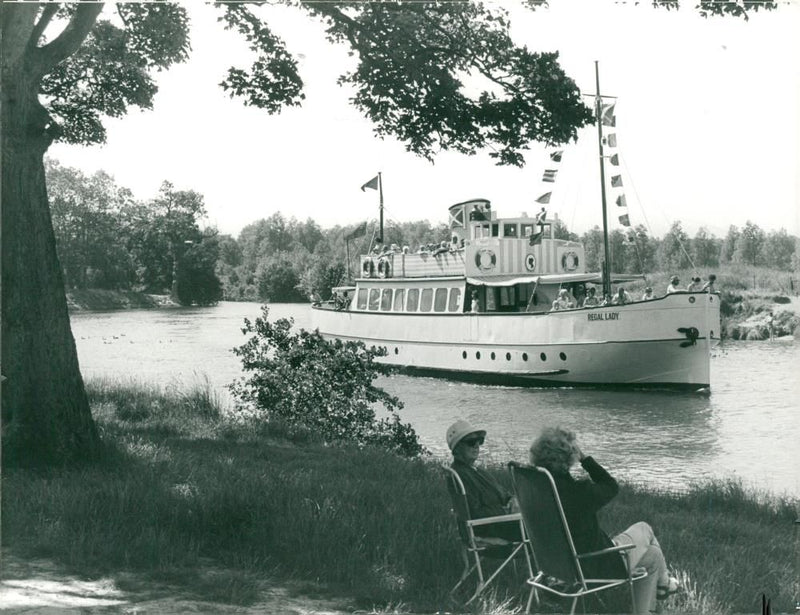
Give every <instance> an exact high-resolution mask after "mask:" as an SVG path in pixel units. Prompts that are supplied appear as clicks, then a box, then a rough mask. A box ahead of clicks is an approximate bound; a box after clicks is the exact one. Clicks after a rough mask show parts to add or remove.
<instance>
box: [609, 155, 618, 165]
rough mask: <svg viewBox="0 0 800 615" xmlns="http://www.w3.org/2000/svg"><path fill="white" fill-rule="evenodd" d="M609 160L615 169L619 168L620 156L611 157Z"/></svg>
mask: <svg viewBox="0 0 800 615" xmlns="http://www.w3.org/2000/svg"><path fill="white" fill-rule="evenodd" d="M609 160H610V161H611V164H613V165H614V166H615V167H618V166H619V154H614V155H613V156H611V158H609Z"/></svg>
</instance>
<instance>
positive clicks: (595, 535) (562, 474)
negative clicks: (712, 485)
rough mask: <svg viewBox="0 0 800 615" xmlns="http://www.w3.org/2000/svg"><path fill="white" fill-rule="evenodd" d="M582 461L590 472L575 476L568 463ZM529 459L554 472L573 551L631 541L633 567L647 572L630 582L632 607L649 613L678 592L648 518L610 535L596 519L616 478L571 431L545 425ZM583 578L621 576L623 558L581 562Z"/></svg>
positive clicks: (609, 497)
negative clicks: (580, 445)
mask: <svg viewBox="0 0 800 615" xmlns="http://www.w3.org/2000/svg"><path fill="white" fill-rule="evenodd" d="M578 461H580V464H581V466H583V469H584V470H586V472H588V474H589V478H588V479H585V478H584V479H575V478H573V476H572V475H571V474H570V468H571V467H572V466H573V465H575V463H576V462H578ZM530 462H531V464H533V465H536V466H540V467H544V468H546V469H547V470H548V471H549V472H550V473H551V474H552V476H553V480H554V481H555V484H556V489H557V490H558V495H559V498H560V499H561V506H562V507H563V509H564V516H565V517H566V518H567V523H568V524H569V527H570V530H571V532H572V540H573V542H574V543H575V550H576V551H577V552H578V553H579V554H580V553H589V552H591V551H600V550H602V549H606V548H608V547H613V546H615V545H617V546H619V545H624V544H632V545H633V549H630V550H629V551H628V553H629V558H630V561H629V563H628V565H629V566H630V568H631V569H634V568H637V567H642V568H644V569H646V570H647V576H646V577H645V578H643V579H641V580H639V581H636V582H635V583H634V584H633V601H634V612H635V613H636V614H637V615H639V614H641V615H649V613H650V612H652V611H656V610H660V609H658V606H657V605H658V603H657V602H656V601H657V600H663V599H666V598H668V597H669V596H670V595H672V594H675V593H677V592H678V591H680V585H679V583H678V580H677V579H675V578H674V577H671V576H670V575H669V573H668V571H667V562H666V560H665V559H664V553H663V552H662V551H661V545H659V543H658V540H657V539H656V537H655V534H654V533H653V529H652V528H651V527H650V525H649V524H648V523H645V522H644V521H640V522H638V523H634V524H633V525H631V526H630V527H629V528H628V529H626V530H625V531H623V532H621V533H619V534H617V535H616V536H614V537H613V538H610V537H609V536H608V535H607V534H606V533H605V532H604V531H603V530H602V529H600V524H599V522H598V520H597V513H598V511H599V510H600V509H601V508H603V507H604V506H605V505H606V504H608V503H609V502H610V501H611V500H613V499H614V497H615V496H616V495H617V493H618V492H619V486H618V485H617V481H616V480H614V478H613V477H612V476H611V475H610V474H609V473H608V472H607V471H606V470H605V469H604V468H603V467H602V466H601V465H600V464H599V463H597V462H596V461H595V460H594V459H593V458H592V457H590V456H588V455H584V454H583V451H581V449H580V447H579V446H578V443H577V441H576V438H575V434H574V433H573V432H571V431H568V430H566V429H562V428H560V427H555V428H553V427H548V428H545V429H544V430H542V434H541V435H540V436H539V437H538V438H537V439H536V440H535V441H534V443H533V444H532V445H531V448H530ZM581 567H582V568H583V573H584V575H585V576H586V577H587V578H595V579H597V578H600V579H603V578H606V579H607V578H610V577H611V575H614V576H616V577H617V578H619V576H620V575H621V576H623V577H624V576H625V574H626V569H625V560H624V559H623V558H622V557H621V556H620V555H618V554H616V553H612V554H608V555H604V556H602V557H593V558H586V559H584V560H582V561H581Z"/></svg>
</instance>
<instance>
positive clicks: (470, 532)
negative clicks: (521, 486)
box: [443, 466, 533, 606]
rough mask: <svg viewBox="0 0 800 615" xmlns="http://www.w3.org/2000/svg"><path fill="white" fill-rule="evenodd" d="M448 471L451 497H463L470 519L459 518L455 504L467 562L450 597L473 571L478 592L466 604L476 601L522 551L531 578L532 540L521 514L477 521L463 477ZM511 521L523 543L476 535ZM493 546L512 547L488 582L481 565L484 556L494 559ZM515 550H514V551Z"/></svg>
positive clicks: (462, 550)
mask: <svg viewBox="0 0 800 615" xmlns="http://www.w3.org/2000/svg"><path fill="white" fill-rule="evenodd" d="M443 467H444V469H445V470H446V475H445V476H446V479H447V480H448V481H449V482H450V484H451V485H452V487H453V490H452V491H450V495H451V497H453V498H460V499H461V507H460V508H461V510H463V511H467V514H468V515H469V517H468V518H461V515H459V512H458V511H459V506H457V505H456V502H453V508H452V513H453V516H454V517H456V522H457V523H458V524H459V526H460V528H464V530H465V531H464V532H463V533H462V531H461V529H460V530H459V535H460V537H461V543H462V549H461V559H462V560H463V562H464V570H463V572H462V573H461V578H460V579H459V580H458V582H457V583H456V584H455V585H454V586H453V589H451V590H450V596H451V598H452V597H453V594H454V593H455V592H456V590H457V589H458V588H459V587H460V586H461V584H462V583H464V581H466V580H467V579H468V578H469V577H470V575H471V574H472V573H473V572H477V575H478V583H477V586H476V588H475V592H474V593H473V594H472V596H470V598H469V600H467V601H466V602H465V603H464V604H465V606H466V605H467V604H470V603H471V602H472V601H473V600H475V599H476V598H477V597H478V596H480V595H481V593H482V592H483V590H485V589H486V588H487V587H488V586H489V584H490V583H491V582H492V581H494V579H495V578H496V577H497V575H498V574H500V572H501V571H502V570H503V569H504V568H505V567H506V566H507V565H508V563H509V562H511V561H512V560H514V559H515V558H516V557H517V556H518V555H519V553H520V551H522V552H523V553H524V554H525V563H526V565H527V567H528V573H529V577H528V578H530V577H532V576H533V568H532V567H531V555H530V554H529V549H530V541H529V540H528V536H527V534H526V533H525V526H524V524H523V523H522V515H520V513H518V512H517V513H510V514H507V515H497V516H494V517H483V518H478V519H473V518H472V515H471V513H469V504H468V503H467V492H466V489H465V488H464V483H463V482H462V481H461V477H460V476H459V475H458V473H457V472H456V471H455V470H453V469H452V468H449V467H446V466H443ZM509 521H517V522H518V523H519V531H520V536H522V540H521V541H520V542H511V541H508V540H505V539H503V538H492V537H482V536H476V535H475V528H476V527H483V526H486V525H491V524H493V523H507V522H509ZM493 547H508V548H511V551H510V553H509V554H508V556H507V557H505V559H503V562H502V563H501V564H500V565H499V566H498V567H497V568H496V569H495V571H494V572H493V573H492V574H491V576H489V578H488V579H487V578H486V576H485V573H484V571H483V565H482V562H481V557H491V555H488V554H487V553H489V552H490V551H489V550H490V549H492V548H493ZM512 547H513V548H512ZM502 557H504V556H500V557H497V558H493V559H502Z"/></svg>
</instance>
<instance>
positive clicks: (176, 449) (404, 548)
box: [2, 382, 798, 613]
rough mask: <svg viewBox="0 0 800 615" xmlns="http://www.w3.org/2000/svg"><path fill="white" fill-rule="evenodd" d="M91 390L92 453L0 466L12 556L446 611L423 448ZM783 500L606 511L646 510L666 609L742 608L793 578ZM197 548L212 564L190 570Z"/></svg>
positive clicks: (455, 559) (632, 495) (621, 521)
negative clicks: (662, 555) (669, 569)
mask: <svg viewBox="0 0 800 615" xmlns="http://www.w3.org/2000/svg"><path fill="white" fill-rule="evenodd" d="M89 391H90V397H91V400H92V407H93V410H94V412H95V415H96V419H97V422H98V426H99V427H100V429H101V432H102V434H103V437H104V441H105V442H106V444H107V448H108V454H107V456H106V458H105V460H104V462H103V463H102V464H101V465H97V466H95V467H84V468H77V469H61V470H52V471H48V472H33V471H22V470H9V471H7V472H5V473H4V476H3V484H2V488H3V489H2V492H3V502H2V506H3V510H2V513H3V514H2V532H3V542H4V546H6V547H9V548H11V549H12V550H13V551H14V552H15V553H17V554H18V555H21V556H23V557H24V556H37V555H38V556H47V557H50V558H53V559H55V560H57V561H59V562H61V563H63V564H64V565H67V566H69V567H70V568H71V569H73V570H75V571H76V572H79V573H82V574H86V575H112V576H114V577H115V578H116V579H118V581H120V582H122V580H126V579H127V581H125V582H127V583H130V580H129V579H130V578H131V577H130V573H132V572H133V573H137V574H139V575H143V576H144V577H148V576H149V577H150V578H152V579H154V580H164V579H169V580H170V581H172V582H174V583H178V584H181V585H183V586H185V592H186V593H187V594H190V595H195V596H198V597H200V598H203V599H212V600H218V601H221V602H227V603H230V604H253V603H255V602H257V601H258V589H257V588H258V583H257V581H258V580H259V579H264V578H278V579H280V580H281V582H286V581H289V582H308V583H310V584H311V585H310V586H311V587H315V588H317V589H318V590H319V591H322V592H323V593H326V594H328V595H332V596H338V597H346V598H348V599H352V600H353V601H354V603H355V604H357V605H359V607H360V608H364V609H377V610H379V611H382V612H392V611H395V610H398V611H399V610H413V611H418V612H435V611H445V610H448V611H452V610H453V608H454V605H453V604H452V603H450V602H449V600H448V591H449V589H450V587H451V586H452V585H453V584H454V583H455V581H456V579H457V578H458V576H459V573H460V566H461V563H460V557H459V551H458V549H459V547H458V539H457V534H456V530H455V524H454V522H453V520H452V518H451V516H450V513H449V508H450V504H449V500H448V496H447V493H446V490H445V488H444V483H443V478H442V475H441V471H440V469H439V468H438V465H437V463H435V462H433V461H431V460H407V459H403V458H400V457H397V456H394V455H391V454H388V453H385V452H382V451H379V450H372V449H361V450H359V449H357V448H346V447H345V448H342V447H329V446H325V445H323V444H322V443H320V442H319V441H318V439H317V438H315V437H314V435H313V434H310V433H308V432H303V431H301V430H296V429H295V430H290V429H287V428H286V427H284V426H280V425H278V426H273V425H268V424H265V423H264V422H263V421H261V420H259V419H258V418H255V417H254V418H252V419H244V418H242V417H238V418H236V419H234V418H233V417H231V416H229V415H228V414H226V411H224V410H222V409H220V407H219V404H218V402H217V401H216V400H215V399H214V396H213V395H211V393H210V392H209V388H208V387H200V388H198V389H197V390H195V391H192V392H190V393H185V392H178V391H175V390H162V389H158V388H155V387H149V386H143V385H135V384H132V383H129V384H125V385H119V384H114V383H109V382H92V383H90V384H89ZM497 472H498V475H499V477H500V478H501V479H502V480H504V481H507V476H506V475H505V472H504V471H503V470H502V469H498V470H497ZM795 505H796V502H788V501H784V500H775V499H772V498H769V497H766V496H763V495H761V496H759V494H754V493H749V492H747V491H745V490H743V489H742V488H741V486H739V485H737V484H736V483H714V484H709V485H706V486H703V487H698V488H697V489H696V490H693V491H692V492H690V493H687V494H683V495H674V494H665V493H656V492H652V491H648V490H646V489H642V488H638V487H632V486H626V487H625V488H624V489H623V491H622V493H621V495H620V496H619V497H618V498H617V499H616V500H615V501H614V502H613V503H612V504H611V505H610V506H609V507H608V508H607V510H606V511H605V515H606V517H605V519H604V525H605V527H607V528H608V529H609V530H610V531H615V530H617V529H621V528H623V527H625V526H627V525H629V524H630V523H632V522H634V521H638V520H641V519H644V520H647V521H649V522H650V523H651V524H652V525H653V527H654V528H655V529H656V531H657V534H658V536H659V538H660V540H661V543H662V545H663V547H664V550H665V552H666V554H667V557H668V561H669V563H670V564H671V565H672V566H673V567H674V568H675V569H676V570H677V571H680V573H681V574H682V575H683V577H684V579H685V581H687V582H688V584H689V585H690V586H691V587H692V588H693V589H692V591H691V592H690V593H689V594H688V595H687V596H686V597H684V598H683V601H682V602H681V601H678V602H677V603H676V605H675V607H676V609H677V610H678V611H679V612H694V611H697V610H701V611H703V612H707V613H717V612H726V611H744V612H754V611H755V610H756V609H757V608H758V606H759V605H760V596H761V592H765V593H766V594H767V595H768V596H769V597H770V598H771V599H772V606H773V609H775V610H776V611H778V612H785V611H789V610H790V609H792V608H793V607H794V602H793V599H794V598H793V597H794V596H795V595H797V593H798V587H797V582H796V578H795V576H796V575H793V574H792V569H793V566H794V560H793V557H794V555H793V536H792V531H793V528H792V521H793V520H794V518H795V509H794V506H795ZM208 562H213V565H214V566H215V567H217V568H218V569H219V570H221V571H226V572H221V573H219V574H215V575H207V574H206V575H202V574H200V573H199V572H198V570H202V569H203V567H204V566H205V567H207V566H208ZM516 589H517V586H516V585H515V581H514V579H513V578H511V577H509V578H506V579H505V582H504V584H502V585H501V590H500V591H499V592H498V593H496V594H495V595H494V596H493V597H490V598H489V600H488V601H487V602H484V603H482V605H479V606H476V607H475V609H474V610H475V611H478V610H485V611H492V612H497V613H500V612H508V611H509V609H513V608H516V605H517V601H516V600H515V597H516V595H517V592H516ZM551 606H558V605H551ZM607 608H609V609H612V610H613V608H614V606H613V600H612V602H611V603H608V604H607Z"/></svg>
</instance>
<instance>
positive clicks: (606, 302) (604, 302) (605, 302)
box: [600, 294, 611, 307]
mask: <svg viewBox="0 0 800 615" xmlns="http://www.w3.org/2000/svg"><path fill="white" fill-rule="evenodd" d="M607 305H611V295H607V294H605V295H603V300H602V301H601V302H600V307H605V306H607Z"/></svg>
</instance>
